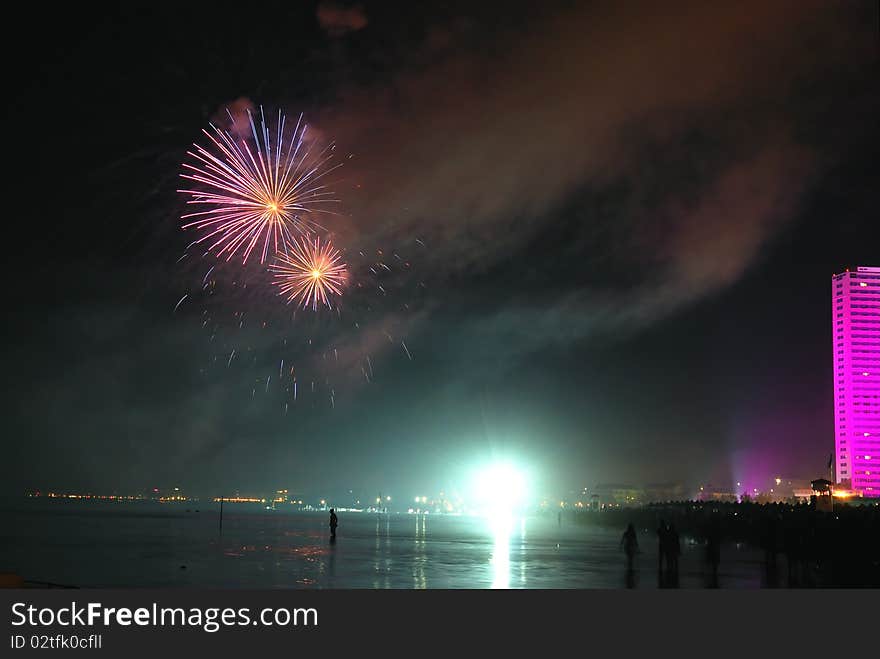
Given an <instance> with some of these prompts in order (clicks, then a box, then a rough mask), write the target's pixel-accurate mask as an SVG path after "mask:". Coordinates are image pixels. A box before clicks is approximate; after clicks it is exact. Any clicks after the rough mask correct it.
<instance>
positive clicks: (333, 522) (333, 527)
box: [330, 508, 339, 538]
mask: <svg viewBox="0 0 880 659" xmlns="http://www.w3.org/2000/svg"><path fill="white" fill-rule="evenodd" d="M338 525H339V520H338V519H337V517H336V512H335V511H334V510H333V508H331V509H330V537H331V538H336V527H337V526H338Z"/></svg>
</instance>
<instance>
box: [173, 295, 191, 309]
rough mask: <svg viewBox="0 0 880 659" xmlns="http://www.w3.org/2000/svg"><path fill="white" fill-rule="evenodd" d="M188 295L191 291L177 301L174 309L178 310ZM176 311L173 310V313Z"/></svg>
mask: <svg viewBox="0 0 880 659" xmlns="http://www.w3.org/2000/svg"><path fill="white" fill-rule="evenodd" d="M188 297H189V293H187V294H186V295H184V296H183V297H182V298H180V299H179V300H178V301H177V304H175V305H174V311H177V307H179V306H180V305H181V304H183V301H184V300H185V299H186V298H188ZM174 311H172V312H171V313H174Z"/></svg>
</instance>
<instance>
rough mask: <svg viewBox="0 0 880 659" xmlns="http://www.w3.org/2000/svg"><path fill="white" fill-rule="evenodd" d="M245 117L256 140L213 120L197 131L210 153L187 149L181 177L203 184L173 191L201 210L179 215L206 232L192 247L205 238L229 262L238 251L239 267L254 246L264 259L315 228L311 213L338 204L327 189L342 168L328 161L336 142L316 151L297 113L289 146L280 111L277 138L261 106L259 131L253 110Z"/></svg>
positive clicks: (193, 226) (196, 148)
mask: <svg viewBox="0 0 880 659" xmlns="http://www.w3.org/2000/svg"><path fill="white" fill-rule="evenodd" d="M227 112H228V111H227ZM229 116H230V118H232V115H231V114H230V115H229ZM248 119H249V120H250V126H251V132H252V136H253V140H250V139H244V138H239V139H236V138H234V137H233V136H232V134H230V132H229V131H226V130H222V129H220V128H217V127H216V126H214V125H213V124H211V129H212V131H213V133H211V132H208V131H207V130H203V131H202V132H203V133H204V134H205V137H207V138H208V140H210V145H211V150H209V149H205V148H202V147H201V146H199V145H198V144H194V145H193V146H194V147H195V151H194V152H193V151H188V152H187V153H188V155H190V156H192V157H193V158H195V159H196V161H198V162H197V163H196V164H195V165H192V164H187V163H185V164H184V165H183V167H184V169H185V170H186V172H185V173H183V174H181V177H183V178H185V179H188V180H190V181H194V182H196V183H199V184H201V187H203V189H200V190H178V192H182V193H184V194H187V195H190V199H189V201H187V204H192V205H195V206H196V207H200V208H203V209H204V210H198V211H195V212H192V213H189V214H187V215H184V216H183V217H182V218H181V219H183V220H189V221H188V222H186V223H185V224H184V225H183V228H184V229H191V228H192V229H197V230H200V231H201V232H202V234H203V235H201V236H200V237H199V238H197V239H196V240H195V241H194V242H193V243H192V244H194V245H195V244H202V243H206V247H207V251H209V252H215V253H216V254H217V256H225V257H226V260H227V261H230V260H232V259H233V258H234V257H235V256H236V255H237V254H240V255H241V257H242V263H243V264H244V263H247V260H248V257H250V255H251V252H253V251H254V249H257V250H258V251H259V253H260V263H264V262H265V261H266V259H267V257H271V256H274V255H276V254H279V253H283V252H284V251H285V250H286V249H287V245H289V244H293V243H294V242H295V241H296V236H298V235H303V234H305V233H307V232H308V231H309V230H310V229H313V228H315V227H316V226H317V224H316V223H315V222H313V221H312V220H310V219H309V216H310V215H311V214H312V213H322V212H323V213H327V212H330V211H328V210H326V205H327V204H332V203H336V202H338V200H337V199H335V198H334V197H333V193H332V192H331V191H330V190H329V189H328V188H327V185H326V176H327V175H328V174H329V173H330V172H332V171H333V170H334V169H336V168H337V167H339V166H340V165H338V164H337V165H332V164H331V159H332V156H333V150H334V145H333V144H330V145H328V146H326V147H324V148H323V149H319V148H316V147H315V146H314V144H313V143H311V144H310V143H309V142H308V141H307V140H306V139H305V138H306V132H307V129H308V126H307V125H306V124H304V123H303V121H302V115H300V117H299V120H298V121H297V123H296V127H295V128H294V130H293V133H292V134H291V135H290V139H289V140H288V141H287V142H286V148H285V138H284V125H285V117H284V115H283V114H282V113H281V112H279V113H278V124H277V126H276V129H275V131H274V135H272V134H270V130H269V127H268V126H267V124H266V119H265V117H264V115H263V110H262V108H260V131H259V133H258V131H257V127H256V125H255V124H254V118H253V116H252V115H251V113H250V111H248ZM273 137H274V141H273V139H272V138H273Z"/></svg>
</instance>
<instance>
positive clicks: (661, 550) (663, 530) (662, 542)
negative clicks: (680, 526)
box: [657, 519, 669, 572]
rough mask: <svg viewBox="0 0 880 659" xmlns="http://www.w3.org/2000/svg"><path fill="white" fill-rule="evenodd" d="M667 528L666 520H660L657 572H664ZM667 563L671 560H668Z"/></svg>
mask: <svg viewBox="0 0 880 659" xmlns="http://www.w3.org/2000/svg"><path fill="white" fill-rule="evenodd" d="M667 545H668V541H667V526H666V520H665V519H661V520H660V526H658V527H657V572H663V557H664V556H665V555H666V547H667ZM666 560H667V563H668V561H669V559H668V558H667V559H666Z"/></svg>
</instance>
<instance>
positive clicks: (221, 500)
mask: <svg viewBox="0 0 880 659" xmlns="http://www.w3.org/2000/svg"><path fill="white" fill-rule="evenodd" d="M220 535H223V497H220Z"/></svg>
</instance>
